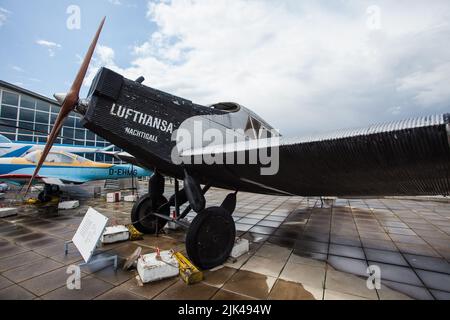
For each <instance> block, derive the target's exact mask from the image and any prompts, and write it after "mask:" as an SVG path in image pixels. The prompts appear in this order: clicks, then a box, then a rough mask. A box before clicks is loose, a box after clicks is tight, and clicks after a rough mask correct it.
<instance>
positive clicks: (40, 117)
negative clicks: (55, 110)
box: [36, 112, 48, 124]
mask: <svg viewBox="0 0 450 320" xmlns="http://www.w3.org/2000/svg"><path fill="white" fill-rule="evenodd" d="M36 122H40V123H45V124H48V113H44V112H36Z"/></svg>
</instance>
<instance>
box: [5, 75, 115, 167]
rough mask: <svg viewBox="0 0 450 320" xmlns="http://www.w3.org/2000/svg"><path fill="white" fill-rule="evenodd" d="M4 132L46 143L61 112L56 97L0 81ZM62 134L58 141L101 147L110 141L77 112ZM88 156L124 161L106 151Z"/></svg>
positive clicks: (66, 122)
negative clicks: (106, 154) (92, 129)
mask: <svg viewBox="0 0 450 320" xmlns="http://www.w3.org/2000/svg"><path fill="white" fill-rule="evenodd" d="M0 101H1V104H0V134H1V135H4V136H5V137H7V138H8V139H10V140H11V141H25V142H40V143H45V142H46V140H47V135H48V134H49V130H51V128H52V127H53V124H54V122H55V120H56V117H57V115H58V112H59V105H58V102H57V101H56V100H53V99H50V98H47V97H45V96H42V95H40V94H37V93H34V92H31V91H29V90H27V89H24V88H21V87H19V86H16V85H14V84H11V83H8V82H5V81H2V80H0ZM60 137H61V138H58V139H57V140H56V142H55V143H60V144H67V145H78V146H97V147H99V148H104V147H106V146H109V145H110V144H109V143H108V142H107V141H105V140H104V139H103V138H101V137H99V136H97V135H96V134H94V133H93V132H91V131H89V130H87V129H85V128H84V127H83V126H82V125H81V123H80V116H79V115H78V114H76V113H74V112H72V113H71V114H70V116H69V117H68V118H67V119H66V120H65V121H64V126H63V128H62V130H61V132H60ZM84 156H85V157H86V158H88V159H91V160H95V161H100V162H109V163H114V162H120V161H118V160H116V159H114V158H113V157H111V156H105V155H103V154H96V155H93V154H87V155H84Z"/></svg>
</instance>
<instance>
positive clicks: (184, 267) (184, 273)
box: [173, 252, 203, 284]
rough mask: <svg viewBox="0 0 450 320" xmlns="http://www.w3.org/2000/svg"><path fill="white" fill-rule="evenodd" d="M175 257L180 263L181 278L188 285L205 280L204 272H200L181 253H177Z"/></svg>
mask: <svg viewBox="0 0 450 320" xmlns="http://www.w3.org/2000/svg"><path fill="white" fill-rule="evenodd" d="M173 255H174V257H175V258H176V259H177V261H178V267H179V269H180V277H181V279H183V281H184V282H185V283H186V284H194V283H197V282H200V281H202V280H203V272H201V271H200V270H198V268H197V267H196V266H194V265H193V264H192V262H191V261H189V259H188V258H186V257H185V256H184V255H183V254H182V253H181V252H175V253H174V254H173Z"/></svg>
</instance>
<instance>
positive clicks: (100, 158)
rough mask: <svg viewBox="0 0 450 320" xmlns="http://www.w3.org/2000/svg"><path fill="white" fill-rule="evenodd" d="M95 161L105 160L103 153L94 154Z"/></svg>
mask: <svg viewBox="0 0 450 320" xmlns="http://www.w3.org/2000/svg"><path fill="white" fill-rule="evenodd" d="M95 161H97V162H105V155H104V154H100V153H97V154H96V155H95Z"/></svg>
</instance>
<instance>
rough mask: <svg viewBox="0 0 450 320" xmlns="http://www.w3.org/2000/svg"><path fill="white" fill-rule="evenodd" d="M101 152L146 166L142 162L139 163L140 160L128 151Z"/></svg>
mask: <svg viewBox="0 0 450 320" xmlns="http://www.w3.org/2000/svg"><path fill="white" fill-rule="evenodd" d="M99 153H102V154H107V155H110V156H113V157H115V158H116V159H119V160H121V161H123V162H126V163H130V164H134V165H135V166H138V167H142V168H145V167H144V166H143V165H142V164H141V163H139V161H138V160H137V159H136V158H135V157H134V156H133V155H131V154H129V153H128V152H123V151H122V152H117V151H101V152H99Z"/></svg>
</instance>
